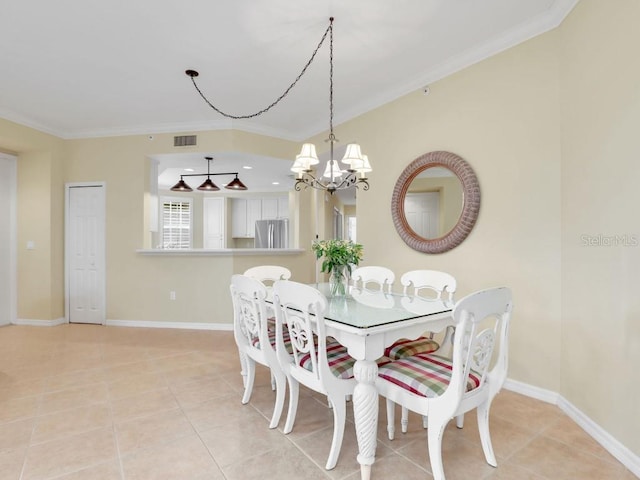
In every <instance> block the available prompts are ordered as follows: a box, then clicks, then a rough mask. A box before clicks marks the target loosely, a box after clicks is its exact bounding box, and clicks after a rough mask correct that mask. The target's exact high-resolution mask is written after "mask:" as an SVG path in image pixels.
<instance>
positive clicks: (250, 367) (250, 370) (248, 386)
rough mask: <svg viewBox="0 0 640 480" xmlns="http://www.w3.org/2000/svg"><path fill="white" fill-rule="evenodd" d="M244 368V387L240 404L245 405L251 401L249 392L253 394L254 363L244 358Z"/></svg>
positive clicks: (250, 359)
mask: <svg viewBox="0 0 640 480" xmlns="http://www.w3.org/2000/svg"><path fill="white" fill-rule="evenodd" d="M244 367H245V372H246V376H245V385H244V395H242V404H243V405H246V404H247V403H249V400H251V392H253V381H254V379H255V377H256V362H255V361H254V360H253V359H252V358H250V357H248V356H245V359H244Z"/></svg>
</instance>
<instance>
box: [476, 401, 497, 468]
mask: <svg viewBox="0 0 640 480" xmlns="http://www.w3.org/2000/svg"><path fill="white" fill-rule="evenodd" d="M490 408H491V400H487V401H486V402H484V403H482V404H480V405H478V408H477V412H476V413H477V414H478V431H479V432H480V442H481V443H482V451H483V452H484V458H485V459H486V460H487V463H488V464H489V465H491V466H492V467H497V466H498V462H497V461H496V456H495V454H494V453H493V445H492V444H491V433H490V432H489V409H490Z"/></svg>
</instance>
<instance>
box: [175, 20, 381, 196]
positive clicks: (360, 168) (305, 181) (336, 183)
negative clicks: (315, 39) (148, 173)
mask: <svg viewBox="0 0 640 480" xmlns="http://www.w3.org/2000/svg"><path fill="white" fill-rule="evenodd" d="M333 20H334V18H333V17H330V18H329V26H328V27H327V29H326V30H325V32H324V35H323V36H322V39H321V40H320V43H318V46H317V47H316V49H315V50H314V51H313V54H312V55H311V58H310V59H309V61H308V62H307V64H306V65H305V66H304V68H303V69H302V71H301V72H300V74H299V75H298V76H297V77H296V79H295V80H294V81H293V83H291V85H289V87H288V88H287V89H286V90H285V91H284V93H282V95H280V96H279V97H278V98H277V99H276V100H275V101H274V102H272V103H271V104H270V105H269V106H267V107H266V108H263V109H262V110H260V111H258V112H256V113H252V114H249V115H231V114H229V113H226V112H223V111H222V110H220V109H219V108H218V107H216V106H215V105H213V104H212V103H211V102H210V101H209V100H208V99H207V97H205V95H204V94H203V93H202V91H201V90H200V88H199V87H198V85H197V84H196V80H195V79H196V77H197V76H198V75H199V73H198V72H197V71H196V70H186V71H185V73H186V74H187V76H188V77H190V78H191V82H192V83H193V86H194V87H195V89H196V91H197V92H198V93H199V94H200V96H201V97H202V99H203V100H204V101H205V102H206V103H207V105H209V106H210V107H211V108H212V109H214V110H215V111H216V112H218V113H219V114H220V115H222V116H224V117H227V118H231V119H246V118H253V117H257V116H258V115H262V114H263V113H265V112H267V111H269V110H270V109H271V108H272V107H274V106H275V105H277V104H278V103H279V102H280V101H281V100H282V99H283V98H284V97H286V96H287V94H288V93H289V91H290V90H291V89H292V88H293V87H294V86H295V85H296V84H297V83H298V80H300V78H302V76H303V75H304V74H305V72H306V71H307V68H308V67H309V65H311V62H313V59H314V58H315V56H316V54H317V53H318V50H319V49H320V47H321V46H322V44H323V43H324V41H325V39H326V38H327V35H328V36H329V138H328V139H327V142H329V160H328V161H327V164H326V166H325V169H324V170H323V174H322V175H321V176H317V173H316V175H314V171H313V168H312V167H314V166H315V165H318V164H319V163H320V160H319V159H318V155H317V154H316V147H315V145H313V144H311V143H305V144H304V145H302V151H301V152H300V154H299V155H297V156H296V159H295V162H294V163H293V166H292V167H291V171H292V172H294V173H295V174H296V184H295V189H296V190H298V191H299V190H301V189H302V188H307V187H312V188H316V189H319V190H326V191H328V192H329V193H333V192H335V191H336V190H344V189H347V188H351V187H359V186H362V188H363V190H369V182H368V179H367V173H368V172H371V171H372V168H371V164H370V163H369V159H368V158H367V156H366V155H363V154H362V152H361V151H360V146H359V145H357V144H355V143H352V144H349V145H347V148H346V152H345V155H344V157H343V158H342V163H343V164H345V165H346V167H344V168H345V169H344V170H342V169H341V167H340V165H339V164H338V161H337V160H335V159H334V156H333V154H334V144H335V143H336V142H337V141H338V140H337V139H336V137H335V135H334V133H333ZM318 171H319V170H318ZM185 176H186V175H185ZM181 180H182V179H181ZM236 180H237V181H238V183H240V184H242V182H240V181H239V180H238V177H237V174H236V179H235V180H234V181H233V182H231V183H234V182H235V181H236ZM180 183H181V182H178V184H176V186H175V187H174V188H175V189H177V190H179V186H180ZM205 183H206V182H205ZM203 185H204V184H203ZM230 185H231V184H230ZM174 188H172V190H174ZM226 188H235V187H229V186H227V187H226ZM239 189H242V188H239ZM245 189H246V188H245Z"/></svg>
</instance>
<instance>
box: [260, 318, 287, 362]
mask: <svg viewBox="0 0 640 480" xmlns="http://www.w3.org/2000/svg"><path fill="white" fill-rule="evenodd" d="M267 331H268V332H269V343H271V346H272V347H273V348H276V319H275V318H273V317H270V318H267ZM282 339H283V340H284V346H285V347H286V348H287V351H288V352H289V353H292V352H293V350H292V349H291V339H290V338H289V330H288V329H287V327H286V325H285V327H284V329H283V330H282ZM251 344H252V345H253V346H254V347H255V348H258V349H259V348H260V339H259V338H258V337H254V338H253V340H252V341H251Z"/></svg>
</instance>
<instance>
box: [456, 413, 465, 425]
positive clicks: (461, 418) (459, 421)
mask: <svg viewBox="0 0 640 480" xmlns="http://www.w3.org/2000/svg"><path fill="white" fill-rule="evenodd" d="M456 427H458V428H462V427H464V413H461V414H460V415H458V416H457V417H456Z"/></svg>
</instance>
